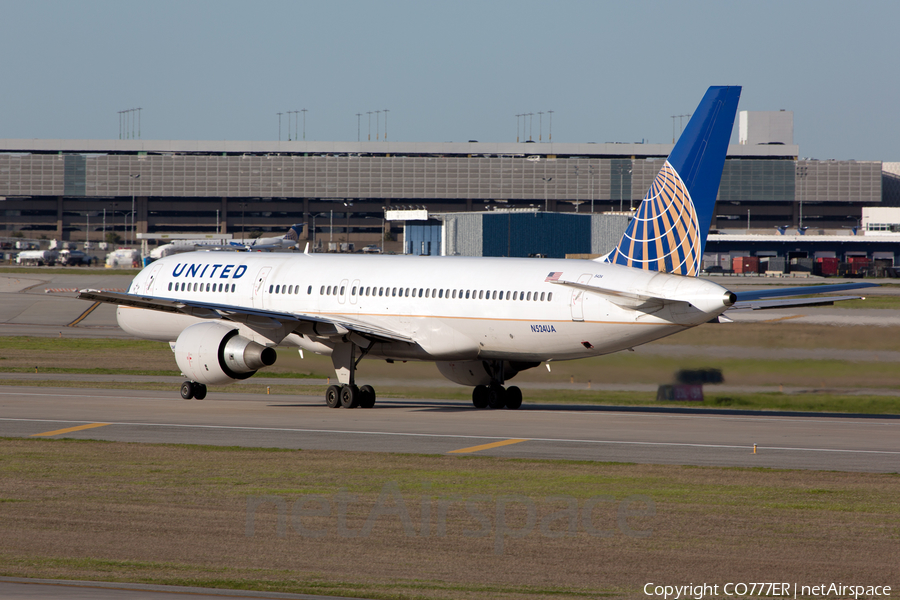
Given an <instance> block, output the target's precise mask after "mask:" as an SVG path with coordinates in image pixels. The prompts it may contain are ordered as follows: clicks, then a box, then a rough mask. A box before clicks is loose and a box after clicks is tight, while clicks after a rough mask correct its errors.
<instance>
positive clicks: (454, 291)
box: [453, 290, 456, 300]
mask: <svg viewBox="0 0 900 600" xmlns="http://www.w3.org/2000/svg"><path fill="white" fill-rule="evenodd" d="M453 299H454V300H456V290H453Z"/></svg>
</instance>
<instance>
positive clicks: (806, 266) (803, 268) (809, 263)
mask: <svg viewBox="0 0 900 600" xmlns="http://www.w3.org/2000/svg"><path fill="white" fill-rule="evenodd" d="M790 269H791V273H812V271H813V259H811V258H792V259H791V266H790Z"/></svg>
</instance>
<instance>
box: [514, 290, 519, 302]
mask: <svg viewBox="0 0 900 600" xmlns="http://www.w3.org/2000/svg"><path fill="white" fill-rule="evenodd" d="M518 296H519V292H513V300H515V299H516V298H518Z"/></svg>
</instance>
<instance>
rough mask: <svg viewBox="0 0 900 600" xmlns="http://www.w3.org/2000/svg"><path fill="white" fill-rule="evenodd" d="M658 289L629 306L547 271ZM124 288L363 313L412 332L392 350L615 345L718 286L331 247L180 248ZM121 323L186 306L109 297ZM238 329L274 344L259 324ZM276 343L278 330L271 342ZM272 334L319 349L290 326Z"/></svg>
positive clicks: (652, 329)
mask: <svg viewBox="0 0 900 600" xmlns="http://www.w3.org/2000/svg"><path fill="white" fill-rule="evenodd" d="M551 273H559V274H560V275H559V276H558V277H557V280H558V281H568V282H578V283H579V284H582V285H589V286H596V287H598V288H603V289H604V290H617V291H619V292H622V293H627V294H632V295H635V294H636V295H649V296H652V297H654V298H666V299H669V300H672V302H671V303H664V304H658V305H656V306H655V307H649V308H648V307H640V306H636V304H639V302H638V303H634V302H632V303H631V307H629V306H628V305H627V304H628V303H627V302H625V303H623V302H616V298H615V297H613V296H609V295H605V294H601V293H593V292H590V291H587V292H586V291H583V290H582V289H579V288H576V287H572V286H567V285H560V284H558V283H553V282H551V281H546V279H547V278H548V275H550V274H551ZM128 291H129V293H131V294H137V295H142V296H152V297H156V298H166V299H173V300H184V301H198V302H204V303H211V304H216V305H224V306H234V307H243V308H252V309H257V310H263V311H271V312H274V313H290V314H297V315H307V316H312V317H321V318H333V319H336V320H346V321H351V322H355V323H363V324H367V325H369V326H372V327H377V328H381V329H383V330H387V331H392V332H397V333H399V334H402V335H405V336H408V337H409V338H411V339H412V340H414V342H413V343H408V342H401V341H394V342H382V343H376V344H374V346H373V347H372V348H371V350H370V352H369V353H368V356H369V357H371V358H376V357H377V358H394V359H401V360H435V361H447V360H472V359H484V360H494V359H498V360H499V359H503V360H518V361H531V362H539V361H546V360H566V359H574V358H582V357H586V356H596V355H599V354H606V353H609V352H616V351H618V350H623V349H626V348H631V347H633V346H636V345H639V344H643V343H646V342H649V341H652V340H654V339H658V338H661V337H665V336H667V335H671V334H673V333H677V332H678V331H682V330H684V329H686V328H688V327H693V326H695V325H699V324H701V323H705V322H708V321H710V320H711V319H713V318H715V317H716V316H717V315H718V314H720V313H722V312H724V311H725V310H726V309H727V308H728V305H727V304H726V303H725V302H723V298H725V297H726V296H727V294H728V291H727V290H725V289H724V288H722V287H721V286H718V285H716V284H714V283H711V282H708V281H703V280H700V279H697V278H693V277H682V276H677V275H668V274H664V273H657V272H650V271H642V270H638V269H632V268H628V267H622V266H618V265H612V264H607V263H600V262H596V261H588V260H560V259H517V258H469V257H416V256H377V255H375V256H373V255H333V254H309V255H307V254H290V255H281V254H220V253H208V252H197V253H186V254H180V255H176V256H170V257H166V258H163V259H161V260H159V261H157V262H154V263H153V264H151V265H150V266H148V267H146V268H145V269H144V270H143V271H142V272H141V273H140V274H139V275H138V276H137V277H135V279H134V281H133V282H132V284H131V287H130V288H129V290H128ZM118 320H119V324H120V326H121V327H122V328H123V329H124V330H126V331H128V332H130V333H132V334H133V335H136V336H138V337H141V338H146V339H155V340H162V341H170V342H171V341H173V340H175V339H176V338H177V337H178V335H179V334H180V333H181V331H182V330H183V329H185V328H186V327H188V326H190V325H192V324H195V323H197V322H200V321H202V320H203V319H199V318H196V317H191V316H186V315H178V314H170V313H163V312H157V311H151V310H144V309H137V308H128V307H119V309H118ZM239 326H240V327H241V334H242V335H245V336H247V337H249V338H250V339H254V340H257V341H260V342H261V343H268V344H269V345H273V344H272V342H271V338H270V339H269V340H268V342H267V340H266V339H265V337H266V336H265V335H262V336H261V335H260V329H259V328H255V329H250V328H248V327H246V326H245V325H239ZM276 343H278V342H276ZM280 344H281V345H287V346H298V347H301V348H306V349H309V350H312V351H316V352H324V353H327V352H329V348H330V346H329V344H328V343H327V341H325V340H323V338H317V336H316V335H314V334H312V333H309V332H307V333H306V334H303V333H292V334H290V335H288V336H287V337H286V338H284V339H283V340H280Z"/></svg>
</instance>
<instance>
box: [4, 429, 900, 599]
mask: <svg viewBox="0 0 900 600" xmlns="http://www.w3.org/2000/svg"><path fill="white" fill-rule="evenodd" d="M898 482H900V475H897V474H867V473H835V472H827V471H788V470H776V469H765V468H739V467H738V468H721V467H678V466H664V465H637V464H623V463H607V462H599V461H571V460H534V459H527V458H523V459H502V458H495V457H488V456H477V455H476V456H456V455H433V454H432V455H427V454H419V455H406V454H391V453H362V452H334V451H315V450H280V451H273V450H270V449H256V448H231V447H215V446H192V445H184V444H132V443H121V442H104V443H101V442H91V441H75V440H65V439H56V440H52V439H21V438H0V486H2V488H3V489H4V490H5V491H4V493H3V495H2V501H3V502H4V503H3V507H4V508H3V511H2V512H0V536H3V537H4V538H6V537H9V539H15V540H16V542H17V543H16V544H13V545H12V546H7V547H6V548H4V549H3V551H2V552H0V575H4V576H13V577H41V578H59V579H76V580H77V579H81V580H88V581H91V580H94V581H97V580H100V581H110V582H134V583H148V584H162V585H183V586H194V587H209V588H228V589H243V590H259V591H272V592H287V593H306V594H324V595H341V596H348V597H366V598H385V599H388V598H392V599H398V598H399V599H422V600H426V599H428V600H430V599H435V600H438V599H439V600H445V599H446V600H450V599H453V600H455V599H458V598H470V599H473V600H474V599H479V600H480V599H482V598H484V599H488V598H490V599H494V598H504V599H506V600H526V599H527V600H536V599H539V598H540V599H548V600H549V599H568V598H571V599H580V598H587V597H598V596H613V597H639V596H640V586H641V585H643V583H645V582H646V581H651V579H647V577H653V578H656V579H658V580H660V581H682V580H685V581H688V580H689V579H690V578H695V577H696V573H698V572H702V573H703V574H704V577H706V578H708V579H710V580H722V581H730V580H731V579H727V578H728V577H731V576H732V575H733V574H734V573H736V572H737V573H740V574H741V576H742V577H744V578H746V579H747V580H748V581H749V580H754V581H755V580H760V581H761V580H763V579H760V578H764V577H765V574H766V573H767V572H770V571H771V568H772V564H778V565H780V567H779V568H780V569H781V572H782V575H783V576H785V577H795V578H808V579H811V580H812V579H815V580H818V579H822V578H826V579H827V578H828V577H831V576H833V577H835V578H842V579H843V580H844V581H847V580H848V579H850V578H856V579H871V580H876V579H877V580H878V581H879V583H880V582H882V580H883V579H886V580H887V581H886V582H887V583H889V582H890V581H891V580H892V579H895V577H896V573H897V571H896V564H895V562H896V561H895V559H892V558H891V556H895V552H893V550H894V549H895V547H896V541H897V539H900V538H898V535H900V504H898V503H897V502H896V490H897V484H898ZM388 485H390V486H392V487H391V489H395V490H397V491H398V492H399V494H400V495H401V497H402V499H403V501H404V502H405V505H406V508H405V510H408V511H409V514H410V518H411V520H412V523H413V526H414V527H415V528H416V532H417V535H415V536H412V537H410V536H409V535H408V534H407V535H405V534H404V532H403V527H402V525H401V523H400V522H399V519H397V518H396V517H393V516H391V513H389V512H388V513H382V514H383V515H385V516H383V517H381V518H380V519H379V522H378V525H377V527H376V528H375V529H373V530H372V533H371V535H370V536H369V537H357V538H352V537H350V538H348V537H342V536H340V535H338V534H337V531H338V529H337V527H339V524H338V520H337V519H338V518H339V517H338V516H337V514H336V513H334V512H329V513H328V514H326V515H319V516H311V517H304V519H306V520H305V523H306V525H307V526H310V527H311V528H312V529H320V530H325V531H327V532H329V534H328V535H326V536H325V537H322V538H316V539H309V538H304V537H303V536H302V535H300V533H299V532H298V531H297V530H296V529H295V528H296V525H294V524H293V523H295V521H294V520H293V519H292V518H288V524H287V532H286V535H284V536H283V537H279V536H276V521H275V518H276V515H277V511H276V510H275V507H274V506H271V505H269V506H267V507H264V508H262V509H259V510H258V511H257V512H256V513H255V514H256V517H255V518H256V521H255V527H256V533H255V534H254V535H253V536H252V537H248V536H247V535H246V534H245V524H246V522H247V515H248V513H247V506H248V504H247V502H248V498H251V497H259V496H264V495H268V496H275V497H278V498H283V499H284V501H285V502H286V506H288V507H290V506H291V505H292V503H293V502H294V501H295V500H297V499H299V498H301V497H303V496H305V495H309V494H318V495H321V496H327V497H329V498H331V499H332V500H334V499H335V498H337V496H338V495H339V494H342V493H345V494H353V495H354V496H355V499H353V500H352V501H351V505H350V506H349V510H348V512H347V513H346V515H347V516H346V518H347V522H346V524H347V526H348V527H349V529H351V530H357V531H358V530H360V528H361V527H362V525H363V522H364V521H365V519H366V518H367V515H369V514H371V512H370V511H371V510H372V509H373V507H374V506H375V504H376V500H377V499H378V498H379V497H380V496H381V495H382V494H384V490H385V489H386V486H388ZM635 495H640V496H643V497H645V498H647V499H649V500H651V501H652V503H653V504H654V506H655V508H654V511H653V512H652V514H651V513H644V514H643V515H640V516H637V517H633V518H630V519H629V521H628V522H629V525H631V526H633V527H634V528H635V529H637V530H642V531H650V532H651V535H650V536H649V537H646V538H641V539H637V538H629V537H627V536H624V535H622V534H621V533H614V534H613V535H612V536H610V537H606V538H597V537H593V538H592V537H589V536H586V535H584V534H583V533H579V534H578V535H574V536H564V537H549V536H546V535H541V533H540V531H541V530H540V529H539V528H537V527H535V528H533V529H531V530H530V532H529V533H527V534H525V535H523V536H520V537H513V536H511V537H509V538H507V540H506V546H505V548H506V550H505V551H504V553H503V554H502V555H497V554H495V553H492V550H491V549H492V547H493V546H492V544H493V540H492V539H490V538H488V539H479V538H475V537H472V536H470V535H466V533H465V531H466V530H470V531H471V530H472V529H473V528H475V527H474V526H475V525H477V522H476V521H475V518H474V514H473V513H472V512H471V508H472V507H475V508H477V509H478V510H480V511H482V514H483V515H484V516H485V517H486V518H487V519H488V521H490V522H492V523H494V522H495V516H494V512H493V508H494V506H495V504H496V503H497V502H498V501H499V500H500V499H501V498H504V497H505V498H511V497H518V498H522V497H524V498H526V499H530V500H532V501H533V502H534V505H535V509H536V518H537V521H538V522H541V521H542V520H543V519H546V518H548V517H550V516H552V515H559V514H560V513H559V512H558V511H560V510H564V509H565V508H566V506H567V502H568V500H566V499H574V500H575V501H576V502H577V504H578V506H580V507H583V506H586V503H587V502H588V500H589V499H592V498H593V499H596V498H598V497H600V498H606V499H611V501H607V500H604V502H602V503H601V504H600V505H598V506H597V512H596V513H593V514H594V516H595V518H597V519H598V524H599V525H601V526H602V525H605V524H609V525H610V526H611V527H612V528H615V526H616V522H617V521H616V515H617V509H616V504H615V502H619V501H624V500H625V499H627V498H631V497H634V496H635ZM395 498H396V496H395ZM452 498H455V499H454V500H451V499H452ZM560 498H562V499H560ZM442 501H445V502H450V503H451V508H450V510H449V512H447V513H446V516H447V521H446V524H447V527H446V532H445V534H443V535H436V534H435V533H434V532H432V533H431V534H429V535H427V536H426V535H424V534H421V530H420V529H419V528H420V527H421V523H422V522H423V520H422V519H423V515H424V513H423V512H422V510H423V507H424V506H426V505H429V506H431V507H432V508H431V513H430V517H429V518H431V522H432V523H434V522H436V521H435V519H436V515H437V513H436V512H435V511H436V509H437V507H438V506H439V505H440V502H442ZM470 501H471V504H470ZM332 506H335V505H334V504H333V505H332ZM514 508H515V507H513V508H511V509H510V510H509V512H508V516H509V520H508V521H507V523H508V524H509V525H510V526H512V527H518V526H520V525H521V524H522V523H523V517H524V512H523V511H518V512H516V510H514ZM289 510H291V509H290V508H289ZM311 518H312V519H314V520H310V519H311ZM578 527H579V528H581V527H582V525H581V521H579V523H578ZM848 556H849V557H852V560H849V562H848ZM473 557H474V558H475V559H476V560H473ZM686 557H689V560H686ZM647 565H652V573H650V571H648V568H649V567H647Z"/></svg>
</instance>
